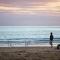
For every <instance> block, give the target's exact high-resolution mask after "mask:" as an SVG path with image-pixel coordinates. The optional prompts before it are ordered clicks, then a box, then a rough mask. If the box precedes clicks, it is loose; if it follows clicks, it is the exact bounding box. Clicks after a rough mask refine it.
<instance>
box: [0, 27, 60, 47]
mask: <svg viewBox="0 0 60 60" xmlns="http://www.w3.org/2000/svg"><path fill="white" fill-rule="evenodd" d="M50 32H52V33H53V36H54V39H53V46H57V44H60V26H0V47H33V46H50V44H49V37H50Z"/></svg>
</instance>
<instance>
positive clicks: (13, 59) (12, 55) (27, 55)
mask: <svg viewBox="0 0 60 60" xmlns="http://www.w3.org/2000/svg"><path fill="white" fill-rule="evenodd" d="M0 60H60V50H57V48H56V47H53V48H51V47H0Z"/></svg>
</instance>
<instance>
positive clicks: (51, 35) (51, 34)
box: [50, 32, 54, 48]
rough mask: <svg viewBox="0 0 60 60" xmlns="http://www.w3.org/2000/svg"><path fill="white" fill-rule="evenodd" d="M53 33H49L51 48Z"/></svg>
mask: <svg viewBox="0 0 60 60" xmlns="http://www.w3.org/2000/svg"><path fill="white" fill-rule="evenodd" d="M53 38H54V37H53V33H52V32H51V33H50V45H51V48H52V47H53V44H52V42H53Z"/></svg>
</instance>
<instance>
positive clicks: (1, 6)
mask: <svg viewBox="0 0 60 60" xmlns="http://www.w3.org/2000/svg"><path fill="white" fill-rule="evenodd" d="M6 11H7V12H13V13H28V14H30V13H31V14H33V13H34V14H36V13H40V12H46V11H47V12H51V13H60V1H59V0H0V12H6Z"/></svg>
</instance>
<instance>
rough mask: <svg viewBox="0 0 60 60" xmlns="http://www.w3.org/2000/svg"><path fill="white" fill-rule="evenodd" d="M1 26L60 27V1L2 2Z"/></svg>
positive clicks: (6, 0)
mask: <svg viewBox="0 0 60 60" xmlns="http://www.w3.org/2000/svg"><path fill="white" fill-rule="evenodd" d="M0 26H60V0H0Z"/></svg>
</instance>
